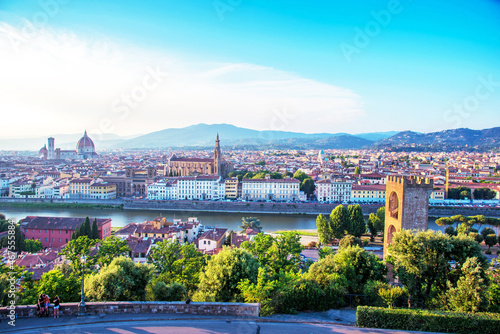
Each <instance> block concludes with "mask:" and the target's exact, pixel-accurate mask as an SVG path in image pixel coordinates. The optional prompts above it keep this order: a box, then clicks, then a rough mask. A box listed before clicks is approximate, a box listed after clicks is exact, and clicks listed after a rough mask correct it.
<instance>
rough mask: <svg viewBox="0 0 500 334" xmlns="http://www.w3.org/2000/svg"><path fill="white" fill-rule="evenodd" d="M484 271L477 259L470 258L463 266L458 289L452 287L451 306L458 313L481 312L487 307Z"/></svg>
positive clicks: (449, 293) (449, 294) (450, 293)
mask: <svg viewBox="0 0 500 334" xmlns="http://www.w3.org/2000/svg"><path fill="white" fill-rule="evenodd" d="M483 277H484V269H483V267H482V265H481V261H479V260H478V259H477V258H475V257H472V258H468V259H467V261H465V263H464V266H463V275H462V276H461V277H460V279H459V280H458V282H457V286H456V287H450V290H449V292H448V298H449V303H450V306H451V307H452V309H453V310H455V311H458V312H479V311H483V310H485V308H486V305H487V299H486V289H487V286H486V283H485V282H484V278H483Z"/></svg>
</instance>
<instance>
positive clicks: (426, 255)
mask: <svg viewBox="0 0 500 334" xmlns="http://www.w3.org/2000/svg"><path fill="white" fill-rule="evenodd" d="M389 254H390V256H391V261H392V262H393V263H394V265H395V268H396V270H397V272H398V276H400V278H401V280H402V281H403V283H404V284H405V285H406V286H407V288H408V292H409V297H410V298H409V304H410V306H411V307H413V306H415V303H414V302H415V299H423V300H424V302H430V299H431V298H432V297H433V295H431V292H432V291H435V293H437V294H439V293H444V292H446V291H447V289H448V287H447V284H446V282H447V281H450V282H451V284H452V285H454V284H456V281H457V280H458V277H460V275H461V267H462V265H463V264H464V263H465V262H466V260H467V258H469V257H478V258H479V259H480V260H481V261H483V262H485V261H486V259H485V258H484V256H483V255H482V254H481V248H480V247H479V245H478V244H477V243H476V242H475V241H474V240H473V239H472V238H470V237H468V236H466V235H463V234H462V235H458V236H456V237H450V236H448V235H445V234H443V233H441V232H434V231H430V230H429V231H423V232H411V231H408V230H401V231H399V232H396V233H395V234H394V237H393V242H392V244H391V245H390V246H389ZM453 261H455V262H456V268H455V269H453V271H452V268H451V265H450V262H453Z"/></svg>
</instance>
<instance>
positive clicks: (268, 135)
mask: <svg viewBox="0 0 500 334" xmlns="http://www.w3.org/2000/svg"><path fill="white" fill-rule="evenodd" d="M217 133H219V135H220V139H221V145H222V146H223V147H226V148H233V149H236V148H237V149H362V148H377V149H382V148H383V149H388V150H430V151H448V150H457V149H459V150H460V149H465V150H474V149H476V150H490V149H498V148H500V127H496V128H491V129H484V130H471V129H467V128H461V129H453V130H444V131H439V132H432V133H418V132H413V131H403V132H397V131H388V132H371V133H360V134H355V135H352V134H348V133H313V134H308V133H301V132H290V131H272V130H264V131H258V130H252V129H247V128H241V127H237V126H234V125H230V124H210V125H209V124H196V125H191V126H187V127H184V128H170V129H164V130H160V131H155V132H151V133H148V134H144V135H137V136H129V137H120V136H118V135H114V134H105V135H102V136H99V137H97V136H92V134H89V135H90V136H91V138H92V139H93V140H94V142H95V144H96V148H97V149H98V150H99V149H118V148H124V149H132V148H145V149H146V148H186V149H188V148H212V147H213V145H214V141H215V136H216V134H217ZM81 136H82V134H70V135H52V137H54V138H55V139H56V147H60V148H62V149H72V148H74V147H75V146H76V142H77V141H78V139H79V138H81ZM46 142H47V139H46V138H26V139H0V150H31V151H33V150H38V149H39V148H40V147H42V146H43V145H44V144H45V143H46Z"/></svg>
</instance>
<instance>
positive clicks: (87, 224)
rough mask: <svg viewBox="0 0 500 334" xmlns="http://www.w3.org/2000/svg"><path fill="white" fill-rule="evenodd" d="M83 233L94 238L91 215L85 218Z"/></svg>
mask: <svg viewBox="0 0 500 334" xmlns="http://www.w3.org/2000/svg"><path fill="white" fill-rule="evenodd" d="M83 235H86V236H87V237H89V239H91V238H92V228H91V227H90V219H89V217H87V218H85V223H83Z"/></svg>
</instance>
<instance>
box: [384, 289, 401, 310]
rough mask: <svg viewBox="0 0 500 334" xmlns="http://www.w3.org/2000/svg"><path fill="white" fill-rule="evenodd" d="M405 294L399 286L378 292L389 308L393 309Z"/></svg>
mask: <svg viewBox="0 0 500 334" xmlns="http://www.w3.org/2000/svg"><path fill="white" fill-rule="evenodd" d="M404 293H405V292H404V291H403V289H401V288H400V287H399V286H394V287H392V288H388V289H386V288H380V289H379V290H378V294H379V296H380V297H381V298H382V299H383V300H384V301H385V302H386V304H387V307H388V308H392V307H393V306H394V302H395V301H396V299H398V298H399V297H401V296H403V295H404Z"/></svg>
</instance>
